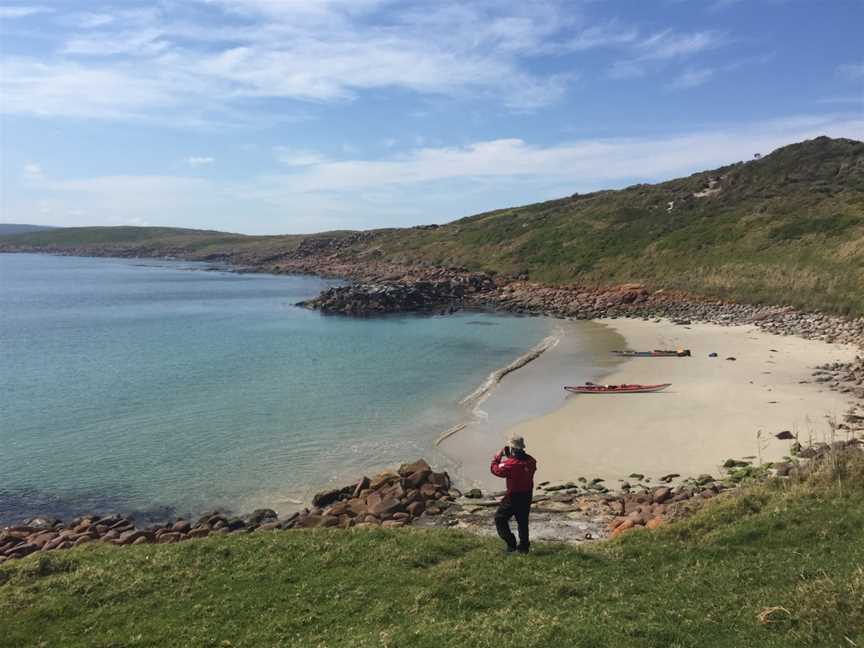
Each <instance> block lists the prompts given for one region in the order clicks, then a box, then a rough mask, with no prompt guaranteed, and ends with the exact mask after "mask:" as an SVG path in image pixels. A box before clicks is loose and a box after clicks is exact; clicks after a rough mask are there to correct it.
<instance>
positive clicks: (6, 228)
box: [0, 223, 55, 236]
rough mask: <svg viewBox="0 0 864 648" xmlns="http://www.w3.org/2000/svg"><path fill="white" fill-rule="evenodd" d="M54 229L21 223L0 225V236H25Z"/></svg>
mask: <svg viewBox="0 0 864 648" xmlns="http://www.w3.org/2000/svg"><path fill="white" fill-rule="evenodd" d="M50 229H55V228H53V227H51V226H49V225H26V224H23V223H0V236H7V235H9V234H26V233H28V232H41V231H44V230H50Z"/></svg>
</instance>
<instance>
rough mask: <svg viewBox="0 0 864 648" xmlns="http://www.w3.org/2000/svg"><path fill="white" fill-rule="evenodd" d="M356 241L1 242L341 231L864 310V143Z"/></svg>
mask: <svg viewBox="0 0 864 648" xmlns="http://www.w3.org/2000/svg"><path fill="white" fill-rule="evenodd" d="M349 236H350V233H348V232H335V233H329V234H318V235H313V236H308V237H299V236H272V237H261V236H254V237H253V236H247V237H244V236H240V235H233V234H223V233H218V232H195V231H193V230H171V229H165V228H72V229H69V230H57V231H53V232H45V233H38V234H32V235H28V234H24V235H19V236H16V237H0V250H2V249H4V246H5V247H6V248H9V247H16V248H17V249H26V248H28V247H29V248H32V249H44V248H55V249H56V248H60V249H62V248H74V247H76V246H77V247H80V246H85V247H86V246H88V245H89V246H91V247H99V246H101V248H102V249H101V251H102V252H105V251H108V252H110V251H111V249H117V248H121V247H123V248H125V251H126V252H128V250H129V248H130V246H131V248H133V249H134V248H136V247H137V248H138V249H140V250H141V251H142V252H144V253H152V252H153V251H155V250H160V249H164V250H166V251H170V253H172V254H175V255H179V254H184V253H185V254H190V255H198V256H200V255H202V254H205V253H212V254H214V255H218V254H225V255H228V256H231V255H237V254H241V255H245V258H247V259H248V258H252V259H253V260H254V259H259V260H261V261H262V262H266V260H267V259H269V258H271V257H273V256H275V255H279V254H291V253H293V252H294V251H295V250H296V249H297V247H298V245H300V243H301V242H302V241H303V240H305V239H310V238H311V239H316V238H318V239H321V238H330V239H342V241H343V242H344V243H345V245H343V246H342V247H340V255H341V256H342V257H343V258H344V257H347V258H355V259H359V260H362V259H375V260H382V261H391V262H396V263H415V262H418V261H419V262H424V263H429V264H434V265H443V266H463V267H466V268H469V269H472V270H486V271H491V272H496V273H501V274H505V275H510V276H527V277H528V278H530V279H533V280H537V281H542V282H546V283H553V284H556V283H558V284H560V283H574V282H579V283H584V284H591V285H601V286H602V285H608V284H614V283H621V282H631V281H635V282H642V283H645V284H646V285H648V286H650V287H653V288H673V289H681V290H686V291H689V292H691V293H694V294H699V295H705V296H712V297H722V298H729V299H737V300H739V301H749V302H754V303H765V302H768V303H785V304H790V305H793V306H796V307H799V308H804V309H818V310H824V311H830V312H837V313H846V314H855V315H862V314H864V290H861V286H864V142H858V141H853V140H846V139H829V138H827V137H821V138H817V139H815V140H809V141H806V142H801V143H798V144H792V145H790V146H786V147H783V148H781V149H778V150H777V151H775V152H773V153H772V154H770V155H767V156H765V157H764V158H762V159H759V160H753V161H751V162H747V163H737V164H733V165H730V166H726V167H722V168H720V169H716V170H713V171H704V172H701V173H696V174H694V175H691V176H689V177H687V178H679V179H677V180H671V181H669V182H663V183H660V184H656V185H636V186H633V187H629V188H627V189H623V190H620V191H601V192H596V193H591V194H586V195H573V196H570V197H568V198H562V199H559V200H552V201H548V202H543V203H537V204H534V205H527V206H524V207H515V208H512V209H501V210H498V211H493V212H489V213H485V214H479V215H476V216H471V217H468V218H463V219H461V220H457V221H455V222H452V223H449V224H447V225H443V226H440V227H423V228H407V229H390V230H377V231H374V232H372V233H370V234H369V235H368V236H364V237H359V238H357V239H356V240H353V239H350V238H349ZM83 251H84V252H86V251H87V250H86V249H84V250H83ZM330 252H332V250H330Z"/></svg>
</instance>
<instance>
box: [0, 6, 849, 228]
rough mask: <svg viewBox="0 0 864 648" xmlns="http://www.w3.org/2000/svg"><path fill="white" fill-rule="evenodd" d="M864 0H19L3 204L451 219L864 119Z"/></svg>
mask: <svg viewBox="0 0 864 648" xmlns="http://www.w3.org/2000/svg"><path fill="white" fill-rule="evenodd" d="M862 31H864V0H830V1H827V0H826V1H824V2H817V1H816V0H653V1H651V0H538V1H532V0H488V1H487V0H475V1H474V2H465V1H461V2H460V1H456V0H434V1H433V0H425V1H422V2H413V1H410V0H398V1H397V0H162V1H157V2H152V1H151V2H136V1H135V0H124V1H122V2H114V3H110V2H109V3H102V2H99V1H98V0H58V1H54V2H51V1H39V0H34V3H33V4H29V3H26V2H25V3H12V4H10V3H8V2H3V0H0V222H8V223H37V224H45V225H60V226H73V225H164V226H178V227H194V228H205V229H219V230H226V231H233V232H243V233H250V234H277V233H306V232H314V231H326V230H333V229H368V228H375V227H401V226H410V225H417V224H425V223H443V222H447V221H450V220H454V219H456V218H460V217H462V216H466V215H469V214H473V213H478V212H482V211H486V210H490V209H498V208H503V207H508V206H513V205H519V204H526V203H531V202H537V201H540V200H547V199H550V198H555V197H560V196H565V195H570V194H573V193H576V192H578V193H585V192H589V191H593V190H597V189H606V188H619V187H625V186H628V185H631V184H635V183H639V182H654V181H660V180H665V179H670V178H674V177H679V176H682V175H686V174H689V173H692V172H695V171H699V170H703V169H710V168H715V167H717V166H721V165H723V164H728V163H731V162H735V161H739V160H747V159H752V157H753V155H754V154H756V153H760V154H763V155H764V154H767V153H769V152H770V151H771V150H773V149H775V148H777V147H779V146H783V145H786V144H790V143H793V142H796V141H801V140H803V139H808V138H812V137H815V136H818V135H823V134H824V135H829V136H832V137H850V138H854V139H859V140H864V38H862V36H861V34H862Z"/></svg>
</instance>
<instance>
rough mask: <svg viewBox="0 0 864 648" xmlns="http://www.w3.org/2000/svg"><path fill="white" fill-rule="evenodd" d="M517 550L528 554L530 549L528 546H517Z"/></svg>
mask: <svg viewBox="0 0 864 648" xmlns="http://www.w3.org/2000/svg"><path fill="white" fill-rule="evenodd" d="M516 551H518V552H519V553H520V554H527V553H528V551H529V550H528V547H516Z"/></svg>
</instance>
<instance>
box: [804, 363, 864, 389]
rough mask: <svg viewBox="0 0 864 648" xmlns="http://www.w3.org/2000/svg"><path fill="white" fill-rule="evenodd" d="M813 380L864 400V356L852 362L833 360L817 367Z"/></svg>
mask: <svg viewBox="0 0 864 648" xmlns="http://www.w3.org/2000/svg"><path fill="white" fill-rule="evenodd" d="M813 382H817V383H823V384H825V385H826V386H827V387H828V388H829V389H833V390H834V391H837V392H840V393H841V394H848V395H850V396H852V397H853V398H856V399H858V400H864V358H862V357H861V356H858V357H856V358H855V360H854V361H852V362H832V363H829V364H824V365H821V366H818V367H816V370H815V371H814V372H813Z"/></svg>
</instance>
